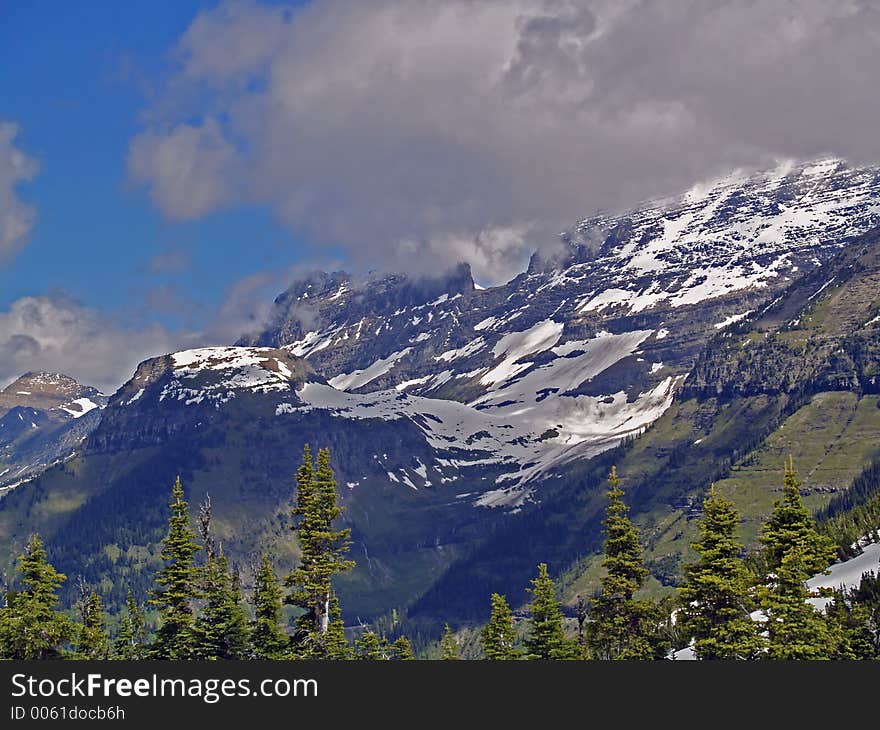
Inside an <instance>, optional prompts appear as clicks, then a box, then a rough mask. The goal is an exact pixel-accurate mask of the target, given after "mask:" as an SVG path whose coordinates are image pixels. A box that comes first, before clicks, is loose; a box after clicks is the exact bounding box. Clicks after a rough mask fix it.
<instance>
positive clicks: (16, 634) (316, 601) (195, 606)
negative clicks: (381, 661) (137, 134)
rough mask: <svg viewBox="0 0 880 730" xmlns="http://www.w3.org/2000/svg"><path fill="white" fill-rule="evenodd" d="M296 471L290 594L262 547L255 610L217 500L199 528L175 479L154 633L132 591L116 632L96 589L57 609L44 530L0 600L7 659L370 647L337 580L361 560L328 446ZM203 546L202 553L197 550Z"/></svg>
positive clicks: (340, 652) (273, 654)
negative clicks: (348, 627) (344, 519)
mask: <svg viewBox="0 0 880 730" xmlns="http://www.w3.org/2000/svg"><path fill="white" fill-rule="evenodd" d="M296 481H297V489H296V501H295V506H294V508H293V516H294V530H295V531H296V534H297V537H298V542H299V547H300V551H301V560H300V563H299V565H298V566H297V567H296V569H295V570H293V571H292V572H291V573H290V574H289V575H288V576H287V577H286V578H285V579H284V581H283V584H284V587H286V588H287V589H288V590H287V592H286V594H285V591H284V588H283V587H282V585H281V583H279V581H278V580H277V578H276V576H275V573H274V570H273V568H272V564H271V562H270V560H269V558H268V556H267V555H265V554H264V555H262V556H261V559H260V565H259V568H258V569H257V571H256V575H255V578H254V589H253V591H252V595H251V604H252V610H251V611H250V612H249V611H248V610H247V606H246V603H245V597H244V592H243V590H242V584H241V576H240V573H239V571H238V569H237V568H236V567H235V566H233V565H231V564H230V561H229V559H228V558H227V556H225V555H224V554H223V550H222V546H221V545H219V544H218V543H217V541H216V540H215V538H214V535H213V534H212V532H211V522H212V515H211V503H210V500H207V501H206V502H205V503H204V504H203V505H201V507H200V509H199V512H198V516H197V523H198V534H196V531H195V530H194V529H193V526H192V522H191V518H190V510H189V504H188V503H187V501H186V499H185V497H184V491H183V486H182V485H181V483H180V479H179V478H178V479H177V481H176V482H175V484H174V486H173V488H172V490H171V501H170V503H169V508H170V515H169V519H168V533H167V535H166V536H165V538H164V539H163V540H162V551H161V554H160V557H161V558H162V561H163V566H162V568H161V569H160V570H159V571H158V573H157V574H156V576H155V581H154V582H155V588H154V589H153V590H152V591H151V594H150V598H149V600H148V602H147V603H148V605H149V607H151V608H152V609H153V610H154V611H155V612H156V613H157V615H158V628H157V629H156V630H155V632H149V631H148V630H147V626H146V619H145V615H144V612H143V610H142V607H141V606H139V605H138V603H137V602H136V601H135V600H134V598H133V597H132V596H131V594H129V598H128V601H127V605H126V610H125V612H124V614H123V615H122V618H121V621H120V626H119V631H118V632H117V635H116V637H115V640H114V641H112V642H111V640H110V637H109V635H108V632H107V627H106V626H107V619H106V616H105V613H104V609H103V605H102V600H101V597H100V595H98V594H97V593H96V592H94V591H89V590H87V589H86V588H85V587H83V590H82V591H81V600H80V601H79V606H78V608H79V614H80V615H79V620H78V621H77V620H74V619H73V618H71V617H70V616H68V615H67V614H66V613H64V612H62V611H59V610H58V602H59V601H58V596H57V591H58V589H59V588H60V587H61V585H62V584H63V583H64V581H65V580H66V576H65V575H63V574H61V573H59V572H58V571H57V570H56V569H55V568H54V567H53V566H52V565H51V564H50V563H49V562H48V560H47V554H46V550H45V548H44V546H43V543H42V541H41V539H40V537H39V536H38V535H33V536H31V538H30V540H29V542H28V544H27V547H26V549H25V551H24V554H23V555H21V556H20V557H19V561H18V568H17V570H18V574H19V584H20V585H19V588H18V590H7V591H5V593H4V596H3V605H2V606H0V658H5V659H52V658H73V659H108V658H118V659H287V658H290V659H293V658H324V659H347V658H352V657H355V656H363V657H364V658H372V657H371V653H372V652H373V643H374V639H373V637H371V636H370V635H369V633H367V634H365V635H364V636H363V637H361V640H360V641H359V643H358V644H357V645H356V646H355V647H351V646H349V643H348V642H347V640H346V637H345V632H344V627H343V623H342V618H341V613H340V609H339V603H338V600H337V599H336V596H335V594H334V592H333V589H332V580H333V577H334V576H335V575H337V574H338V573H340V572H342V571H345V570H349V569H351V568H352V567H353V566H354V563H353V562H352V561H350V560H347V559H346V557H345V556H346V553H347V552H348V550H349V547H350V531H349V530H347V529H340V530H337V529H334V526H333V523H334V522H335V521H336V520H337V518H338V517H339V516H340V514H341V512H342V509H341V508H340V507H339V505H338V504H337V500H336V480H335V477H334V474H333V469H332V468H331V466H330V452H329V451H328V450H327V449H322V450H321V451H319V452H318V456H317V462H315V460H314V459H313V457H312V453H311V451H310V449H309V447H308V445H306V447H305V450H304V453H303V461H302V465H301V466H300V468H299V470H298V472H297V475H296ZM199 538H200V539H199ZM200 552H203V553H204V556H205V557H204V560H203V561H202V562H201V563H199V562H197V561H196V555H197V554H198V553H200ZM285 603H286V604H289V605H291V606H293V607H295V608H296V610H297V612H298V618H297V619H296V622H295V625H294V627H293V631H292V632H291V631H288V630H287V627H286V626H285V625H284V624H283V623H282V615H283V606H284V604H285ZM377 638H378V637H377ZM394 653H395V656H396V657H399V658H409V657H408V656H407V654H409V655H410V656H411V655H412V650H411V648H410V647H408V643H407V642H406V640H405V639H404V640H400V641H398V642H396V643H395V645H394Z"/></svg>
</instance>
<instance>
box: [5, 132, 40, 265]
mask: <svg viewBox="0 0 880 730" xmlns="http://www.w3.org/2000/svg"><path fill="white" fill-rule="evenodd" d="M17 135H18V127H17V126H16V125H15V124H11V123H10V122H0V264H2V263H3V262H4V261H6V260H8V259H9V258H11V257H12V256H13V255H15V254H16V253H17V252H18V251H19V250H20V249H21V247H22V246H23V245H24V244H25V241H26V239H27V235H28V233H30V230H31V228H33V225H34V221H35V220H36V211H35V210H34V207H33V206H31V205H27V204H26V203H24V202H22V201H21V199H20V198H19V197H18V195H17V193H16V186H17V185H18V184H19V183H21V182H26V181H28V180H32V179H33V178H34V177H35V176H36V174H37V170H38V165H37V162H36V161H35V160H33V159H31V158H30V157H28V156H27V155H25V154H24V153H23V152H21V150H19V149H16V147H15V146H14V144H13V142H14V140H15V137H16V136H17Z"/></svg>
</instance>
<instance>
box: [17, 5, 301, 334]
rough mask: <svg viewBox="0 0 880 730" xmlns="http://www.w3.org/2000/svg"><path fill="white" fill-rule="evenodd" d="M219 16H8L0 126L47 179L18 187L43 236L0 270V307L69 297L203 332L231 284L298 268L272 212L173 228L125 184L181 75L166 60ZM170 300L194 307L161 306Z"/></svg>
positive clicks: (141, 12)
mask: <svg viewBox="0 0 880 730" xmlns="http://www.w3.org/2000/svg"><path fill="white" fill-rule="evenodd" d="M213 5H214V4H213V3H205V2H193V1H192V0H175V2H158V3H157V2H155V1H150V2H147V1H145V0H126V1H125V2H115V1H113V0H103V1H102V2H95V1H94V0H92V1H91V2H89V1H85V2H73V3H67V2H57V1H54V2H49V1H48V0H33V1H31V0H29V1H28V2H11V3H4V4H3V6H2V9H0V88H2V94H0V120H5V121H11V122H13V123H15V124H16V125H18V127H19V130H20V131H19V134H18V136H17V138H16V147H17V148H18V149H19V150H21V151H22V152H23V153H25V154H26V155H28V156H29V157H31V158H34V159H36V161H37V163H38V164H39V173H38V174H37V176H36V177H35V178H34V179H33V180H32V181H31V182H28V183H25V184H22V185H20V186H19V191H20V195H21V197H22V198H23V199H24V200H25V201H26V202H28V203H30V204H31V205H33V206H35V208H36V224H35V226H34V227H33V229H32V231H31V234H30V236H29V237H28V241H27V245H26V246H25V247H24V248H23V250H22V251H21V252H20V253H19V254H18V255H17V256H15V258H14V259H13V260H12V261H9V262H7V263H6V265H5V266H2V268H0V308H4V307H7V306H8V305H9V304H10V303H11V302H13V301H14V300H16V299H19V298H20V297H23V296H32V295H42V294H48V293H52V292H59V291H63V292H65V293H67V294H69V295H71V296H72V297H74V298H75V299H76V300H78V301H80V302H82V303H83V304H85V305H88V306H93V307H98V308H101V309H104V310H109V311H113V312H115V313H116V314H117V315H119V316H122V317H124V318H126V319H127V320H136V319H151V320H157V321H160V322H162V323H164V324H165V325H167V326H169V327H172V328H175V327H181V326H190V327H195V326H199V324H201V323H202V322H203V321H204V320H205V319H206V318H208V317H210V316H211V314H212V313H213V311H215V310H216V308H217V307H218V306H219V305H220V303H221V302H222V300H223V298H224V296H225V293H226V292H227V291H228V289H229V287H230V286H231V285H232V284H233V283H234V282H235V281H237V280H239V279H241V278H242V277H245V276H247V275H249V274H252V273H254V272H257V271H263V270H267V269H281V268H284V267H285V266H288V265H290V264H292V263H296V262H297V261H298V260H299V259H300V257H301V239H300V238H299V237H297V236H296V235H293V234H291V233H290V232H289V231H287V230H284V229H283V228H282V227H280V226H279V225H277V224H276V223H275V222H274V221H273V216H272V215H271V212H270V211H268V210H266V209H265V208H261V207H259V206H236V207H235V208H234V209H231V210H225V211H218V212H216V213H213V214H212V215H209V216H206V217H205V218H203V219H201V220H197V221H186V222H177V221H167V220H164V219H163V216H162V214H161V212H160V211H158V210H157V209H156V208H155V206H153V205H152V204H151V202H150V200H149V197H148V196H147V194H146V191H145V190H144V189H143V188H142V187H138V186H136V185H134V184H132V182H131V181H130V180H129V179H128V178H127V175H126V154H127V150H128V145H129V143H130V141H131V139H132V138H133V137H134V136H135V134H136V133H137V132H138V130H139V129H140V127H141V123H140V115H141V114H143V113H144V109H145V107H146V106H147V103H148V101H149V98H150V95H151V94H152V93H153V90H154V89H155V88H156V87H158V86H159V85H160V84H161V83H162V79H163V78H164V77H165V76H167V74H168V73H169V69H170V68H171V67H172V66H173V62H172V60H171V58H170V52H169V49H171V48H172V47H173V45H174V43H175V42H176V40H177V39H178V38H179V37H180V36H181V35H182V34H183V33H184V31H185V30H186V28H187V26H188V25H189V23H190V22H191V21H192V20H193V18H194V17H195V16H196V14H197V13H198V12H199V10H200V9H202V8H204V7H208V8H210V7H211V6H213ZM169 254H170V255H169ZM157 257H162V258H159V259H158V260H157ZM163 262H164V265H163ZM172 294H173V295H174V296H177V297H182V298H185V299H188V300H193V301H192V302H190V306H187V307H179V306H178V307H168V308H166V307H163V306H162V305H161V300H162V299H163V297H164V298H165V299H166V300H167V299H169V297H170V296H171V295H172ZM168 310H170V311H168Z"/></svg>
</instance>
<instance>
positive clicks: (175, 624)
mask: <svg viewBox="0 0 880 730" xmlns="http://www.w3.org/2000/svg"><path fill="white" fill-rule="evenodd" d="M168 506H169V507H170V508H171V515H170V517H169V519H168V534H167V535H166V537H165V539H164V540H162V552H161V553H160V555H161V558H162V560H164V561H165V566H164V567H163V568H162V569H161V570H160V571H159V573H158V574H157V575H156V584H157V586H159V587H158V588H156V589H154V590H153V591H152V597H151V598H150V601H149V603H150V605H152V606H156V607H157V608H158V609H159V615H160V620H161V624H160V626H159V630H158V631H157V632H156V640H155V642H154V644H153V646H152V648H151V655H152V657H153V658H155V659H191V658H193V657H194V656H195V654H196V636H195V631H194V628H195V627H194V623H195V621H194V616H193V606H192V602H193V600H194V599H195V598H196V597H197V595H198V588H197V586H196V581H197V580H198V570H197V568H196V566H195V563H194V556H195V554H196V552H198V551H199V549H200V548H199V545H198V543H196V541H195V536H194V534H193V532H192V529H191V528H190V523H189V505H188V504H187V502H186V500H185V499H184V494H183V486H181V484H180V477H178V478H177V480H176V481H175V482H174V487H173V488H172V490H171V502H170V503H169V505H168Z"/></svg>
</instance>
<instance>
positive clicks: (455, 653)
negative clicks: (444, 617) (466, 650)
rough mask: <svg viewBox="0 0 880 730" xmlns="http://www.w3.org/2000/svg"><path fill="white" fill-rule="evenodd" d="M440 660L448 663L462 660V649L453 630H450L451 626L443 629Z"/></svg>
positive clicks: (447, 625)
mask: <svg viewBox="0 0 880 730" xmlns="http://www.w3.org/2000/svg"><path fill="white" fill-rule="evenodd" d="M440 658H441V659H444V660H446V661H450V660H457V659H461V647H459V645H458V641H456V639H455V634H453V633H452V629H450V628H449V624H446V626H445V627H444V628H443V638H442V639H440Z"/></svg>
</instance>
